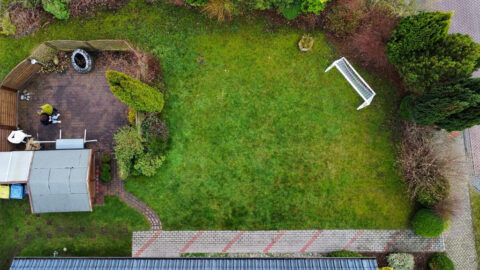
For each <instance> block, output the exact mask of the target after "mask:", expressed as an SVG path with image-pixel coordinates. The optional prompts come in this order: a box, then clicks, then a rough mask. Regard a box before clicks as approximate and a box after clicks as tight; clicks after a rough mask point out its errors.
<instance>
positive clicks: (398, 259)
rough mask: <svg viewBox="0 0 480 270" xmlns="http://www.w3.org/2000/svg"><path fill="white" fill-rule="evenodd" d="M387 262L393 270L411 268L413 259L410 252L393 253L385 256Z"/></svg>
mask: <svg viewBox="0 0 480 270" xmlns="http://www.w3.org/2000/svg"><path fill="white" fill-rule="evenodd" d="M387 262H388V265H389V266H390V267H392V268H393V269H395V270H413V267H414V266H415V261H414V259H413V255H412V254H408V253H393V254H390V255H388V256H387Z"/></svg>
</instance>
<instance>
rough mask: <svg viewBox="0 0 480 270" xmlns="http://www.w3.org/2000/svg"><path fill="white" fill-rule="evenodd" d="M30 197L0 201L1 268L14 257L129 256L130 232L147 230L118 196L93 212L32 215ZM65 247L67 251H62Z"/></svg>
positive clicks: (140, 216)
mask: <svg viewBox="0 0 480 270" xmlns="http://www.w3.org/2000/svg"><path fill="white" fill-rule="evenodd" d="M29 209H30V205H29V203H28V199H24V200H21V201H19V200H8V201H7V200H0V232H1V233H0V254H2V256H0V269H8V267H9V265H10V261H9V260H10V259H11V258H12V257H13V256H46V257H51V256H52V255H53V251H58V252H59V256H130V254H131V237H132V235H131V232H132V231H134V230H148V228H149V226H148V223H147V221H146V220H145V218H144V217H143V216H142V215H141V214H139V213H137V212H136V211H135V210H134V209H132V208H130V207H128V206H126V205H125V204H124V203H123V202H121V201H120V200H119V199H118V198H116V197H107V198H106V200H105V205H104V206H98V207H95V209H94V211H93V212H92V213H90V212H84V213H56V214H42V215H38V216H36V215H32V214H29V213H27V212H26V211H27V210H29ZM64 247H66V248H67V251H66V252H65V251H63V248H64Z"/></svg>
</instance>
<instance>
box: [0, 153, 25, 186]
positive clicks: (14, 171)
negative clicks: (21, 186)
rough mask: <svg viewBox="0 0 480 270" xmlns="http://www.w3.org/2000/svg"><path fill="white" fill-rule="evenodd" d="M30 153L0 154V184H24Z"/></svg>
mask: <svg viewBox="0 0 480 270" xmlns="http://www.w3.org/2000/svg"><path fill="white" fill-rule="evenodd" d="M32 158H33V152H32V151H15V152H0V184H7V183H26V182H27V180H28V174H29V172H30V165H31V163H32Z"/></svg>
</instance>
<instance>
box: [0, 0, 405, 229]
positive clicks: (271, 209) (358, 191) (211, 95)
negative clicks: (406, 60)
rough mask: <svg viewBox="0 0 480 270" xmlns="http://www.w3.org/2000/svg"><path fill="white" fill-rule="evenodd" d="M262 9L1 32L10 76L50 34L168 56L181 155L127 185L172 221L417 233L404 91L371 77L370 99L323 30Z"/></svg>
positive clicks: (170, 111)
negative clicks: (396, 136) (400, 108)
mask: <svg viewBox="0 0 480 270" xmlns="http://www.w3.org/2000/svg"><path fill="white" fill-rule="evenodd" d="M302 34H303V32H301V31H299V30H296V29H294V28H291V27H288V26H276V25H273V24H271V23H270V22H268V21H267V20H266V19H264V18H257V17H255V16H252V15H250V16H248V17H245V18H240V19H236V20H234V21H232V22H228V23H224V24H218V23H216V22H214V21H210V20H208V19H207V18H206V17H205V16H203V15H200V14H198V12H197V11H195V10H190V9H186V8H180V7H174V6H170V5H166V4H157V5H154V6H151V5H147V4H144V3H141V2H138V1H134V2H132V3H130V4H129V5H128V6H127V7H125V8H123V9H122V10H120V11H118V12H116V13H100V14H98V15H97V16H95V17H94V18H80V19H71V20H69V21H56V22H54V23H52V24H51V25H49V26H47V27H46V28H45V29H43V30H40V31H38V32H37V33H35V34H34V35H31V36H28V37H25V38H20V39H12V38H5V37H1V38H0V59H2V62H1V63H0V78H1V77H3V76H5V75H6V74H7V72H8V71H9V70H10V69H11V68H13V67H14V66H15V65H16V64H17V63H18V62H20V61H21V60H22V59H23V58H25V57H26V56H28V55H29V52H30V51H31V50H32V49H33V48H34V47H35V46H37V45H38V44H40V43H41V42H43V41H45V40H52V39H108V38H117V39H128V40H129V41H130V42H132V43H133V44H134V45H135V46H137V47H140V48H142V49H145V50H149V51H152V52H154V53H156V54H157V55H158V56H159V57H160V58H161V60H162V66H163V74H162V75H163V77H164V80H165V83H166V86H167V94H166V107H165V109H164V117H165V119H166V121H167V124H168V126H169V129H170V134H171V145H170V150H169V152H168V153H167V163H166V164H165V166H164V167H163V168H162V169H161V170H160V171H159V172H158V174H157V176H155V177H152V178H131V179H128V181H127V188H128V190H130V191H131V192H133V193H134V194H135V195H137V196H138V197H140V198H141V199H142V200H144V201H146V202H147V203H148V204H149V205H151V206H152V207H153V208H154V209H155V210H156V211H157V212H158V214H159V215H160V217H161V219H162V222H163V224H164V226H165V229H304V228H406V227H407V226H408V220H409V217H410V214H411V211H412V207H413V206H412V203H411V202H410V201H409V200H408V199H407V196H406V194H405V187H404V185H403V184H402V180H401V177H400V175H399V172H398V169H397V168H396V167H395V156H394V152H395V143H394V142H393V138H392V137H393V136H392V133H391V131H390V125H389V124H388V123H389V121H390V120H391V119H392V118H393V117H395V112H394V111H395V108H396V105H397V104H396V102H397V99H398V95H397V91H396V89H395V87H394V86H393V85H391V84H389V83H387V82H385V81H382V80H379V79H377V78H375V77H374V76H371V75H368V74H366V73H365V72H363V71H361V70H360V72H361V73H362V74H365V77H366V79H367V81H369V82H371V84H372V87H373V88H374V89H375V90H376V91H377V93H378V96H377V97H376V98H375V99H374V101H373V104H372V106H370V107H368V108H367V109H364V110H361V111H356V107H357V106H358V105H360V104H361V102H362V101H361V99H360V97H359V96H358V95H357V94H356V93H355V92H354V90H353V89H352V88H351V87H350V86H349V84H348V83H347V82H346V81H345V80H344V79H343V77H342V76H341V75H340V74H339V73H338V72H337V71H333V70H332V71H331V72H329V73H326V74H325V73H324V69H325V68H326V67H327V66H328V64H330V63H331V61H332V60H334V59H335V58H337V57H338V55H337V54H336V52H335V50H334V49H333V48H331V47H330V45H329V44H328V42H327V41H326V39H325V37H324V35H323V34H322V33H320V32H312V33H310V34H311V35H312V36H313V37H314V38H315V39H316V43H315V45H314V48H313V51H312V52H309V53H306V54H302V53H300V52H299V51H298V49H297V48H296V43H297V42H298V40H299V38H300V37H301V36H302Z"/></svg>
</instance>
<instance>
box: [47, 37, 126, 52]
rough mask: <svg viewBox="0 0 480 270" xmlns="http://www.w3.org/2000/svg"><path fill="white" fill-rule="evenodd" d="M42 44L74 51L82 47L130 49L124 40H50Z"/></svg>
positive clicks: (85, 48)
mask: <svg viewBox="0 0 480 270" xmlns="http://www.w3.org/2000/svg"><path fill="white" fill-rule="evenodd" d="M43 44H45V45H47V46H48V47H50V48H52V49H55V50H58V51H74V50H76V49H84V50H86V51H129V50H131V49H132V47H131V46H130V44H128V42H126V41H125V40H89V41H81V40H52V41H45V42H44V43H43Z"/></svg>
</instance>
